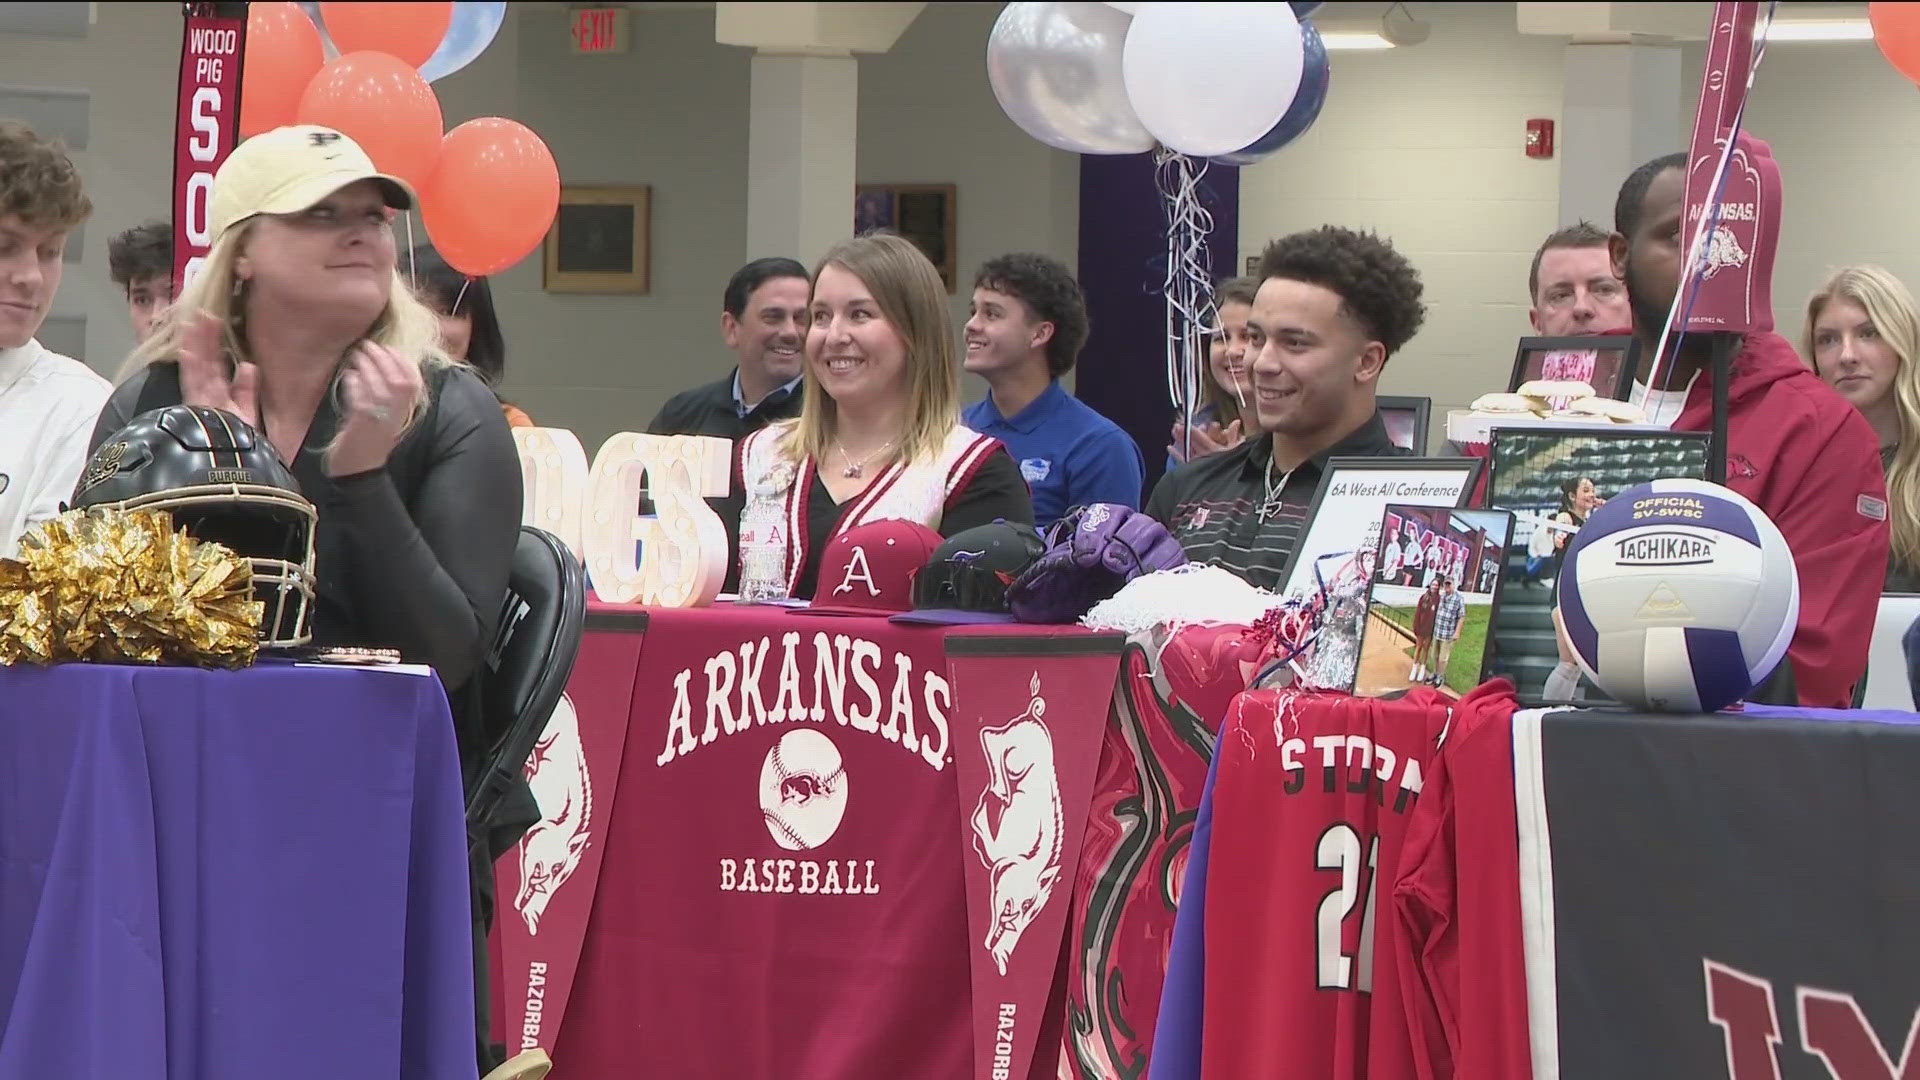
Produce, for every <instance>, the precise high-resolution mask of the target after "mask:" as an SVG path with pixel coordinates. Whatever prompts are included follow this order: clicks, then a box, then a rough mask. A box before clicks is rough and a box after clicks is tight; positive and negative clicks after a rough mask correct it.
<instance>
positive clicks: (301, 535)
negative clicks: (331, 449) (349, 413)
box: [73, 405, 319, 648]
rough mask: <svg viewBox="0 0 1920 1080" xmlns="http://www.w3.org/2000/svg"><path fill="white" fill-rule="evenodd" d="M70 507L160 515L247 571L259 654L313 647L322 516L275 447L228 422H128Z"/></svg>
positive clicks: (168, 414) (85, 474)
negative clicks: (317, 534)
mask: <svg viewBox="0 0 1920 1080" xmlns="http://www.w3.org/2000/svg"><path fill="white" fill-rule="evenodd" d="M73 506H74V508H76V509H79V508H84V507H91V506H105V507H112V508H115V509H121V510H165V511H167V512H168V513H170V514H172V515H173V522H174V525H175V526H176V527H180V528H184V529H186V530H187V533H188V535H190V536H192V537H194V538H195V539H198V540H207V541H211V542H214V543H218V544H222V545H225V546H226V547H228V548H231V549H232V550H233V552H234V553H235V554H237V555H239V556H241V557H242V558H245V559H246V560H247V561H248V562H249V563H251V564H252V566H253V588H254V595H255V596H256V597H257V598H258V599H259V600H260V601H261V602H262V603H263V604H264V605H265V613H264V614H263V616H262V618H261V621H260V644H261V645H262V646H265V647H267V648H275V647H285V646H294V645H305V644H306V643H307V642H308V641H310V640H311V639H312V636H313V634H312V627H313V623H312V619H313V586H314V573H313V543H314V526H315V524H316V523H317V521H318V519H319V515H318V514H317V513H316V512H315V510H314V507H313V503H311V502H309V501H307V499H306V497H305V496H303V495H301V494H300V484H299V482H298V481H296V480H294V478H293V474H292V473H290V472H288V471H287V467H286V466H285V465H282V464H281V463H280V458H279V456H278V455H277V454H275V453H274V451H273V448H272V447H271V446H268V445H267V443H266V440H264V439H262V438H260V436H259V435H257V434H255V433H254V430H253V428H251V427H249V426H247V424H246V422H245V421H243V420H241V419H240V418H239V417H237V416H234V415H233V414H232V413H226V412H221V411H220V410H218V409H207V408H201V407H199V406H193V405H172V406H168V407H167V408H164V409H154V410H152V411H151V412H144V413H141V414H140V415H139V416H136V417H134V418H133V419H132V421H130V422H129V423H128V424H127V426H126V427H123V428H121V429H120V430H119V431H116V432H114V433H113V435H112V436H110V437H109V438H108V439H107V440H106V441H105V442H103V443H101V444H100V448H99V449H98V450H95V451H94V452H93V457H92V458H91V459H89V460H88V462H87V467H86V469H85V470H83V471H82V472H81V474H80V484H79V486H78V487H76V488H75V489H74V492H73Z"/></svg>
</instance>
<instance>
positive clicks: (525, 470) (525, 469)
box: [514, 428, 733, 607]
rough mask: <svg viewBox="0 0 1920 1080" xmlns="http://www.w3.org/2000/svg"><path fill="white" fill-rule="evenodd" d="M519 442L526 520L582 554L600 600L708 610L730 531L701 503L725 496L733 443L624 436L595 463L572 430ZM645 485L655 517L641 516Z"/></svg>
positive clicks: (523, 432)
mask: <svg viewBox="0 0 1920 1080" xmlns="http://www.w3.org/2000/svg"><path fill="white" fill-rule="evenodd" d="M514 442H515V444H516V445H517V446H518V447H519V449H520V473H521V477H522V480H523V482H524V484H525V494H524V506H525V509H524V511H523V514H522V520H523V521H524V522H525V523H526V524H528V525H535V526H538V527H540V528H542V529H546V530H547V531H549V532H552V533H553V534H554V535H556V536H558V537H560V538H561V539H562V540H564V541H565V542H566V543H567V546H568V547H570V548H572V549H573V552H574V554H575V555H578V556H580V558H581V559H582V561H583V562H584V563H585V564H586V567H587V576H588V577H589V578H591V579H592V580H593V589H594V593H595V594H596V595H598V596H599V597H600V599H602V600H607V601H611V602H613V603H618V604H627V603H641V604H649V605H652V606H655V607H702V606H705V605H707V604H711V603H712V602H713V598H714V597H715V596H717V595H719V592H720V585H721V583H722V582H724V581H725V580H726V576H727V560H728V556H729V554H730V553H729V551H728V549H727V531H726V527H725V526H724V525H723V524H722V523H721V521H720V518H719V516H718V515H716V514H715V513H714V512H713V511H712V510H711V509H710V508H708V506H707V504H706V502H705V500H706V499H709V498H715V497H718V496H722V495H725V494H726V493H727V487H728V485H729V483H730V482H731V480H732V464H733V444H732V443H731V442H729V441H728V440H726V439H716V438H712V437H709V436H695V435H639V434H635V433H633V432H621V433H620V434H618V435H615V436H613V437H612V438H610V439H608V440H607V441H606V443H605V444H603V445H602V446H601V447H600V452H599V453H598V454H596V455H595V456H594V459H593V466H592V468H588V467H587V464H586V454H585V452H584V451H583V450H582V449H581V446H580V440H579V439H578V438H576V437H575V436H574V434H573V433H572V432H570V431H566V430H563V429H559V428H520V429H518V430H516V431H515V432H514ZM643 489H644V491H645V493H646V494H647V495H648V496H650V497H651V498H652V500H653V509H654V513H653V514H651V515H642V514H641V513H640V512H639V510H640V501H641V495H642V491H643ZM635 541H639V552H638V555H639V558H638V559H637V560H636V558H635V550H634V542H635Z"/></svg>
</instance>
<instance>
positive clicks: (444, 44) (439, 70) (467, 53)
mask: <svg viewBox="0 0 1920 1080" xmlns="http://www.w3.org/2000/svg"><path fill="white" fill-rule="evenodd" d="M506 19H507V5H506V0H478V2H474V0H462V2H460V3H457V4H455V5H453V21H452V22H450V23H448V24H447V36H446V37H443V38H441V39H440V47H439V48H437V49H435V50H433V55H432V56H429V57H427V62H426V63H424V64H421V65H420V77H421V78H423V79H425V80H427V81H428V82H432V81H434V80H435V79H438V78H441V77H442V76H446V75H451V74H453V73H454V72H456V71H459V70H460V69H461V68H463V67H466V66H467V65H468V64H471V63H473V61H474V58H475V57H478V56H479V55H480V54H481V53H483V52H486V51H487V46H489V45H491V44H493V36H494V35H495V34H498V33H499V32H500V24H501V23H503V22H505V21H506Z"/></svg>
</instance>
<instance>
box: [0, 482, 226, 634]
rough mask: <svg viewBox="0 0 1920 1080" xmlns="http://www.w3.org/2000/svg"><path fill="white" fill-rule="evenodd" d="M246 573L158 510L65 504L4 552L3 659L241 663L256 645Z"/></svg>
mask: <svg viewBox="0 0 1920 1080" xmlns="http://www.w3.org/2000/svg"><path fill="white" fill-rule="evenodd" d="M260 618H261V604H260V602H259V601H257V600H255V599H254V598H253V569H252V566H251V565H250V564H249V563H248V562H247V561H246V560H245V559H243V558H241V557H239V556H238V555H235V554H234V553H233V552H232V551H231V550H229V549H228V548H226V547H223V546H221V545H219V544H214V543H207V542H203V541H199V540H195V539H193V538H192V537H190V536H188V535H187V534H186V532H185V531H184V530H182V531H180V532H175V531H174V528H173V517H172V515H170V514H168V513H166V512H165V511H159V510H133V511H121V510H109V509H104V508H100V507H93V508H90V509H86V510H70V511H68V512H67V513H65V514H62V515H60V516H59V517H57V518H54V519H53V520H51V521H47V522H43V523H41V524H40V525H38V526H35V527H34V528H32V529H30V530H28V531H27V534H26V535H25V536H24V537H22V538H21V540H20V557H19V558H18V559H17V560H15V559H0V664H13V663H19V662H21V661H25V662H27V663H33V664H49V663H57V662H60V661H65V660H93V661H99V662H104V663H139V664H196V665H202V666H209V665H211V666H218V667H241V666H244V665H246V664H250V663H252V662H253V661H254V658H255V656H256V655H257V654H258V652H259V648H260Z"/></svg>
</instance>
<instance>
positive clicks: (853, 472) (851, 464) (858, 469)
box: [833, 439, 893, 480]
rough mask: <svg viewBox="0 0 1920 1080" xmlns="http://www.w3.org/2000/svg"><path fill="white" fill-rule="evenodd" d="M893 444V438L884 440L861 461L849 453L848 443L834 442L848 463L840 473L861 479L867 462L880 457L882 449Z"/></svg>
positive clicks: (841, 457)
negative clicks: (854, 458)
mask: <svg viewBox="0 0 1920 1080" xmlns="http://www.w3.org/2000/svg"><path fill="white" fill-rule="evenodd" d="M892 445H893V440H892V439H888V440H887V441H886V442H883V443H881V444H880V445H879V446H877V447H875V448H874V450H873V452H872V453H870V454H868V455H867V456H866V457H863V458H861V459H860V460H859V461H855V460H853V455H852V454H849V453H847V446H846V444H845V443H842V442H838V441H836V442H835V443H834V444H833V447H834V449H836V450H838V451H840V460H841V461H844V462H846V463H847V467H846V468H845V469H843V470H841V472H840V475H841V476H844V477H846V478H847V479H849V480H857V479H859V478H860V474H861V473H863V472H865V471H866V468H867V462H869V461H872V460H873V459H874V458H876V457H878V456H879V455H880V452H881V451H882V450H885V449H886V448H887V447H889V446H892Z"/></svg>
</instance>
